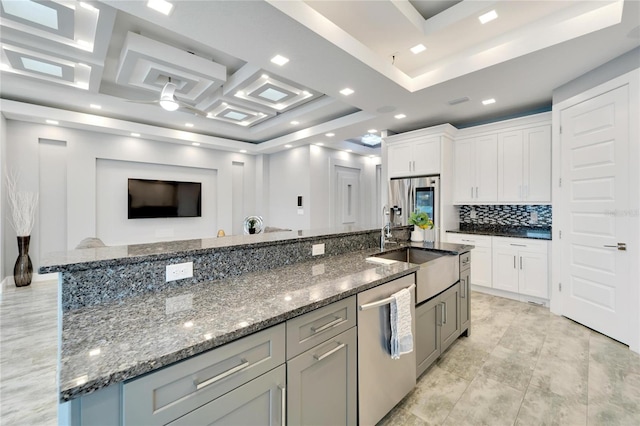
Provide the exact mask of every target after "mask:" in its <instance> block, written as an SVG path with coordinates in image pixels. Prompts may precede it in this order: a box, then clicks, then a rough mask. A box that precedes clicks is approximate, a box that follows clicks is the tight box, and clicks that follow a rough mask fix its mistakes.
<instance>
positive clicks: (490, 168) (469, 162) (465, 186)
mask: <svg viewBox="0 0 640 426" xmlns="http://www.w3.org/2000/svg"><path fill="white" fill-rule="evenodd" d="M497 141H498V139H497V136H496V135H495V134H493V135H484V136H479V137H475V138H468V139H460V140H457V141H456V143H455V148H454V169H455V175H454V182H455V185H454V188H455V201H456V203H457V204H478V203H491V202H496V201H497V191H498V183H497V180H498V172H497V168H498V164H497V161H498V155H497V154H498V142H497Z"/></svg>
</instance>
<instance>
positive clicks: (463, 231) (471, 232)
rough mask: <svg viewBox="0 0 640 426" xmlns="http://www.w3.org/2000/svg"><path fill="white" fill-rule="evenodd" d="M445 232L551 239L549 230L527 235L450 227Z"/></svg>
mask: <svg viewBox="0 0 640 426" xmlns="http://www.w3.org/2000/svg"><path fill="white" fill-rule="evenodd" d="M447 232H450V233H452V234H469V235H487V236H490V237H505V238H526V239H528V240H543V241H551V232H549V236H527V235H518V234H515V233H509V232H500V231H469V230H461V229H450V230H448V231H447ZM541 232H544V231H541Z"/></svg>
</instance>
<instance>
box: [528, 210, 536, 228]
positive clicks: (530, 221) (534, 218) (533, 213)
mask: <svg viewBox="0 0 640 426" xmlns="http://www.w3.org/2000/svg"><path fill="white" fill-rule="evenodd" d="M529 223H531V224H532V225H535V224H536V223H538V212H531V218H530V219H529Z"/></svg>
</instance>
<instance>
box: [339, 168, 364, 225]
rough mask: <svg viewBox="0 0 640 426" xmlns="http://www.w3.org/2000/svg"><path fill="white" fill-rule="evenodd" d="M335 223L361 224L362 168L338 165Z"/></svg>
mask: <svg viewBox="0 0 640 426" xmlns="http://www.w3.org/2000/svg"><path fill="white" fill-rule="evenodd" d="M335 173H336V185H337V187H336V192H335V194H336V199H335V203H334V205H335V206H336V210H335V212H334V217H335V223H336V225H338V226H343V225H345V226H346V225H359V222H360V205H361V204H362V200H361V198H360V169H352V168H349V167H341V166H336V169H335Z"/></svg>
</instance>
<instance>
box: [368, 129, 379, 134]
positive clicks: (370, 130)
mask: <svg viewBox="0 0 640 426" xmlns="http://www.w3.org/2000/svg"><path fill="white" fill-rule="evenodd" d="M367 133H378V131H377V130H376V129H369V130H367Z"/></svg>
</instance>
